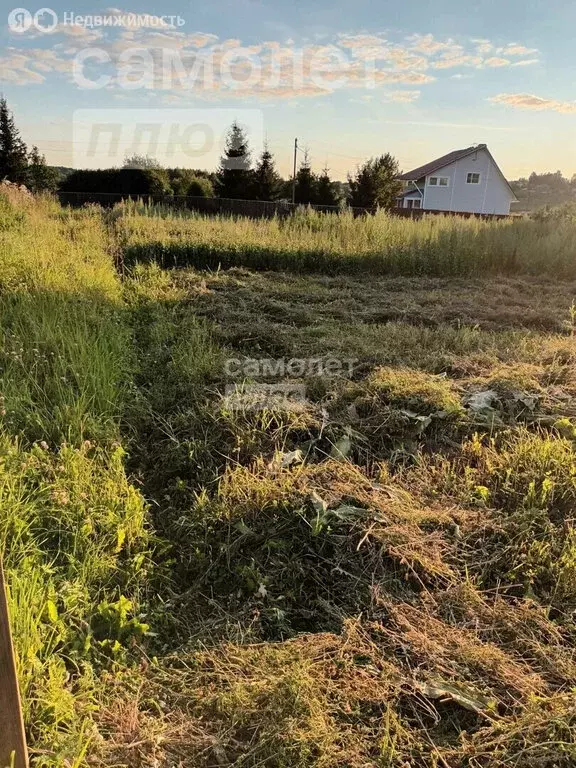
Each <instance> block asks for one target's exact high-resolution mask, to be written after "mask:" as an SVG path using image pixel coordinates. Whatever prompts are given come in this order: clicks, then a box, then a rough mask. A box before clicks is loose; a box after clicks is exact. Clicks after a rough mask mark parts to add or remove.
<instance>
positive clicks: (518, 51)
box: [502, 43, 538, 56]
mask: <svg viewBox="0 0 576 768" xmlns="http://www.w3.org/2000/svg"><path fill="white" fill-rule="evenodd" d="M502 53H503V54H504V55H505V56H529V55H530V54H532V53H538V49H537V48H526V46H525V45H517V44H516V43H510V45H508V46H506V48H503V49H502Z"/></svg>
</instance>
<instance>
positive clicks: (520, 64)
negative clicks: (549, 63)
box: [512, 59, 540, 67]
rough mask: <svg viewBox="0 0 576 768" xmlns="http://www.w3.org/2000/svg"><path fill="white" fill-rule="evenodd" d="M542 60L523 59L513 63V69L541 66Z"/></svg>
mask: <svg viewBox="0 0 576 768" xmlns="http://www.w3.org/2000/svg"><path fill="white" fill-rule="evenodd" d="M539 63H540V59H522V61H513V62H512V66H513V67H528V66H530V65H531V64H539Z"/></svg>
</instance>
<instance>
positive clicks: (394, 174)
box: [348, 153, 402, 208]
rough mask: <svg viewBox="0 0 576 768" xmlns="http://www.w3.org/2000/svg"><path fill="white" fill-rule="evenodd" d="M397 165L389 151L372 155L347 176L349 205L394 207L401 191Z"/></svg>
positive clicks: (358, 206)
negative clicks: (377, 155) (352, 173)
mask: <svg viewBox="0 0 576 768" xmlns="http://www.w3.org/2000/svg"><path fill="white" fill-rule="evenodd" d="M398 174H399V167H398V161H397V160H396V158H394V157H392V155H391V154H390V153H386V154H385V155H381V156H380V157H375V158H374V157H373V158H371V159H370V160H367V161H366V162H365V163H364V165H363V166H361V167H360V168H358V169H357V170H356V174H355V175H354V177H352V176H349V177H348V184H349V185H350V200H349V202H350V205H351V206H353V207H354V208H376V207H380V208H394V207H395V205H396V198H397V196H398V195H399V194H400V192H401V191H402V183H401V182H400V181H398Z"/></svg>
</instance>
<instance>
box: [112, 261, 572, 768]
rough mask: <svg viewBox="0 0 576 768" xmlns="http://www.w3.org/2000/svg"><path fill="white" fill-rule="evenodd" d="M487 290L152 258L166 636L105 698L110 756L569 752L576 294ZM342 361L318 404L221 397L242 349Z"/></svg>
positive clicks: (249, 760) (143, 371)
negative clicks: (260, 404) (179, 264)
mask: <svg viewBox="0 0 576 768" xmlns="http://www.w3.org/2000/svg"><path fill="white" fill-rule="evenodd" d="M490 286H491V283H490V282H485V283H481V282H476V283H471V284H470V283H463V282H461V283H459V282H456V283H450V282H445V283H438V282H434V281H419V282H418V281H412V282H402V280H399V281H397V282H392V283H391V282H390V281H385V280H382V281H380V282H379V281H377V280H375V279H374V278H363V277H358V278H354V279H352V278H349V279H348V280H346V281H342V279H340V278H326V277H318V278H315V277H310V276H308V277H294V276H292V277H290V276H288V275H283V276H282V280H279V278H278V275H277V274H273V273H263V274H259V275H258V274H254V273H250V272H248V271H246V270H233V271H231V272H228V273H226V272H220V273H217V274H214V273H205V272H204V273H203V272H194V271H188V272H185V271H177V272H174V273H167V272H163V271H161V270H160V269H158V267H156V266H151V267H143V266H139V267H138V268H137V269H136V270H135V271H134V273H133V275H132V277H131V278H129V280H128V283H127V288H128V291H129V295H130V297H131V298H130V301H131V302H132V303H133V304H134V305H135V306H136V307H137V314H136V317H137V318H138V326H137V327H138V328H139V329H140V330H139V331H138V333H139V347H140V360H141V363H142V366H141V368H140V372H139V378H140V381H141V382H142V384H143V383H144V382H148V383H147V385H146V386H147V387H149V391H150V392H153V393H154V401H155V403H156V408H158V409H159V410H160V412H161V414H162V416H161V417H160V416H159V415H158V414H156V417H155V418H154V420H153V421H152V422H148V425H147V427H146V428H145V430H144V432H145V434H146V439H145V440H144V441H143V449H142V450H141V451H139V452H136V453H135V454H134V456H133V462H134V463H133V465H132V466H133V470H134V471H138V472H139V474H140V475H141V476H142V478H143V479H144V483H145V485H144V488H145V491H146V493H148V494H149V495H150V496H151V497H152V498H153V499H154V500H155V505H154V506H155V509H156V512H155V520H156V523H157V525H158V526H159V531H160V532H161V533H162V536H163V537H164V538H165V539H166V540H168V541H169V542H171V552H172V556H173V558H174V566H173V568H172V577H173V583H172V589H173V594H172V596H171V597H170V599H169V602H168V604H167V607H168V613H169V628H170V629H169V635H170V639H171V642H169V643H168V646H169V653H168V655H167V657H166V658H165V659H164V661H163V662H162V663H161V664H160V666H159V667H156V668H151V669H150V670H149V673H148V674H147V675H146V676H145V679H144V680H143V681H139V682H138V683H137V684H136V683H132V682H130V683H128V686H129V689H128V690H126V688H125V686H126V684H127V682H126V681H124V683H122V684H119V687H118V688H117V698H116V700H115V702H114V703H112V704H110V706H109V707H108V708H107V709H106V710H105V711H104V712H103V713H102V727H103V729H104V730H105V733H107V734H108V735H109V738H110V742H109V743H110V750H109V753H108V757H107V759H108V760H109V761H110V762H114V761H117V762H120V761H126V762H127V764H128V765H130V766H132V765H134V766H135V765H138V764H139V761H142V760H146V759H151V756H154V758H155V759H157V760H159V761H160V764H166V765H168V764H170V763H171V762H176V763H177V762H178V761H181V762H182V763H183V764H184V765H195V766H196V765H199V766H213V765H224V766H260V765H273V766H286V767H287V766H293V765H299V766H336V765H347V766H353V767H354V768H360V766H362V768H364V767H365V766H383V765H386V766H398V768H400V766H405V765H406V764H410V765H411V766H422V768H424V766H430V765H433V766H446V765H449V766H468V767H469V768H478V766H502V767H503V766H508V765H510V764H522V765H528V766H532V767H533V768H536V767H537V766H538V767H539V766H542V765H558V766H569V765H571V764H572V762H573V761H574V759H575V757H576V740H575V733H576V732H575V730H574V724H575V720H574V714H575V711H574V707H573V702H572V700H571V698H570V694H568V693H567V691H568V690H570V689H571V688H572V687H573V686H574V685H575V684H576V668H575V667H574V660H573V648H574V640H575V638H576V634H575V633H576V628H575V627H574V622H573V608H574V602H573V601H574V592H573V588H574V570H573V563H574V557H575V552H576V549H575V543H574V534H573V523H572V519H571V515H570V511H569V510H570V509H571V505H572V495H573V491H572V477H573V474H574V471H575V470H574V467H575V462H574V434H576V433H575V432H574V423H575V422H574V415H576V414H575V413H574V411H573V408H572V405H571V398H572V393H573V391H574V383H575V382H574V378H573V361H574V355H575V353H576V347H575V337H574V335H573V333H572V329H571V325H570V306H571V303H572V296H573V291H572V286H571V284H558V285H553V284H548V283H546V282H541V283H538V282H534V283H532V282H531V281H530V280H528V281H525V282H523V281H520V280H518V279H514V280H510V281H506V280H503V281H501V282H499V283H498V284H497V286H495V288H494V292H495V293H496V297H491V295H490ZM539 293H545V294H546V295H547V301H546V302H534V304H533V306H532V311H531V313H530V315H529V317H528V318H526V297H527V296H534V295H538V294H539ZM479 296H486V301H483V302H482V303H481V304H480V303H479ZM502 296H505V297H506V306H505V307H503V306H502V301H501V297H502ZM291 297H292V298H291ZM394 297H396V298H395V299H394ZM159 300H160V302H161V306H162V307H163V309H162V314H161V315H154V313H155V312H157V306H158V305H157V302H158V301H159ZM454 304H457V305H458V307H459V312H458V315H459V317H454V309H453V305H454ZM406 306H409V307H410V311H409V312H406V309H405V307H406ZM356 307H358V311H359V312H360V313H361V314H363V315H364V320H363V321H360V322H359V321H358V319H357V315H356V311H355V308H356ZM380 312H385V313H386V319H385V318H384V316H383V315H381V314H380ZM475 316H476V322H475V323H470V322H462V320H461V319H460V318H469V319H471V320H474V318H475ZM525 320H526V322H525ZM150 322H152V324H153V327H155V328H156V332H154V333H153V332H151V331H152V328H151V327H150V325H149V324H150ZM216 342H217V343H218V344H216ZM183 344H187V345H189V350H190V354H194V355H196V356H197V357H198V360H199V371H200V372H201V376H200V378H199V377H198V375H197V373H196V372H195V371H194V370H193V367H189V366H183V367H182V366H181V365H180V364H179V367H178V375H177V376H176V377H173V375H172V373H171V371H170V369H169V364H168V361H169V360H171V359H172V358H171V355H170V349H171V348H172V347H174V348H175V349H179V350H181V349H182V348H183V347H182V345H183ZM218 345H219V346H220V352H218ZM193 350H194V351H193ZM164 355H167V357H166V358H164V357H163V356H164ZM334 356H336V357H340V358H344V359H345V360H350V359H355V363H354V365H353V368H352V371H351V378H350V379H348V378H347V377H346V376H344V377H342V376H320V377H315V378H314V379H305V380H303V382H302V383H303V384H304V385H305V387H306V392H307V396H308V397H307V401H306V403H305V404H304V408H301V407H298V408H297V407H294V408H292V409H290V408H286V407H282V408H280V407H278V406H276V405H274V403H273V402H272V401H271V402H270V403H269V405H268V407H267V408H266V407H264V408H261V409H259V410H257V411H254V410H251V409H250V408H246V409H243V408H242V407H241V406H240V407H238V405H236V407H231V406H230V403H229V401H228V400H227V399H226V398H223V397H222V395H223V392H224V386H225V384H226V383H227V380H226V377H225V375H224V367H223V365H222V361H223V358H226V357H233V358H234V359H235V360H238V359H247V358H252V357H257V358H278V357H285V358H291V357H310V358H314V359H330V358H332V357H334ZM174 359H175V360H178V359H180V360H181V359H182V358H181V357H179V356H176V358H174ZM156 360H160V361H163V360H164V363H163V364H162V365H161V368H160V370H161V372H164V371H165V372H166V375H162V373H159V371H158V369H157V368H155V367H154V366H153V365H152V366H150V362H151V361H156ZM146 361H147V362H146ZM228 383H230V382H229V380H228ZM237 383H238V382H237ZM240 383H243V385H244V386H250V384H251V383H255V382H254V381H253V382H251V381H250V380H248V381H243V382H240ZM488 390H489V391H491V392H493V393H494V397H493V398H492V399H490V401H489V402H490V405H489V406H488V407H483V408H480V409H474V408H473V407H472V406H471V405H470V403H471V402H474V399H473V397H474V395H477V394H478V393H480V394H482V393H484V392H486V391H488ZM240 402H241V401H240ZM162 403H164V406H163V405H162ZM166 618H167V617H166V616H165V617H164V619H165V620H166ZM122 686H124V687H122ZM130 686H131V688H130ZM150 700H153V701H154V702H160V703H159V704H155V705H154V709H153V710H151V709H150V704H149V702H150ZM149 734H153V736H152V737H151V736H149ZM134 743H137V744H139V745H140V746H139V751H138V752H137V754H134V752H133V751H132V750H131V748H130V746H129V745H130V744H134Z"/></svg>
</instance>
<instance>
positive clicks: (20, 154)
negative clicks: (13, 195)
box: [0, 98, 59, 192]
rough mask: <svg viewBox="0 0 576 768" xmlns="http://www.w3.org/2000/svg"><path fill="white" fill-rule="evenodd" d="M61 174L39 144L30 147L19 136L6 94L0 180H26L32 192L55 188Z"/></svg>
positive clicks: (0, 119)
mask: <svg viewBox="0 0 576 768" xmlns="http://www.w3.org/2000/svg"><path fill="white" fill-rule="evenodd" d="M58 178H59V174H58V172H57V171H56V170H55V169H54V168H51V167H50V166H48V165H47V164H46V158H45V157H44V155H41V154H40V152H39V150H38V147H36V146H33V147H32V149H30V150H29V149H28V147H27V146H26V144H25V142H24V141H23V140H22V139H21V138H20V133H19V132H18V130H17V128H16V125H15V124H14V116H13V114H12V113H11V112H10V110H9V109H8V104H7V103H6V99H5V98H0V181H3V180H7V181H11V182H12V183H13V184H24V185H25V186H26V187H28V189H30V190H31V191H32V192H41V191H42V190H45V189H49V190H54V189H55V188H56V187H57V185H58Z"/></svg>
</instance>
